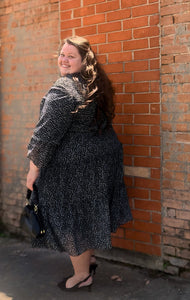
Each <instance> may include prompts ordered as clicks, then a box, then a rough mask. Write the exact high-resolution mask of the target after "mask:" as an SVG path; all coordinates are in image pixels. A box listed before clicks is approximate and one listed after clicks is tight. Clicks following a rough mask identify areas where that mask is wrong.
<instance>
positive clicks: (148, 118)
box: [135, 115, 160, 146]
mask: <svg viewBox="0 0 190 300" xmlns="http://www.w3.org/2000/svg"><path fill="white" fill-rule="evenodd" d="M135 124H151V125H155V124H160V116H157V115H153V116H152V115H139V116H137V115H135ZM154 146H155V145H154ZM156 146H159V144H158V145H156Z"/></svg>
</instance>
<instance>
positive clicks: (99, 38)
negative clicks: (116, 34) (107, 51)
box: [87, 34, 106, 53]
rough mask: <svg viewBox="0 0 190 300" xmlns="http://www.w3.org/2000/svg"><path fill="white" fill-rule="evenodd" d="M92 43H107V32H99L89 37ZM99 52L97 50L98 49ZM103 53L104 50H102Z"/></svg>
mask: <svg viewBox="0 0 190 300" xmlns="http://www.w3.org/2000/svg"><path fill="white" fill-rule="evenodd" d="M87 38H88V40H89V42H90V44H91V45H95V44H99V43H105V42H106V35H105V34H97V35H92V36H88V37H87ZM96 52H97V51H96ZM102 53H103V52H102Z"/></svg>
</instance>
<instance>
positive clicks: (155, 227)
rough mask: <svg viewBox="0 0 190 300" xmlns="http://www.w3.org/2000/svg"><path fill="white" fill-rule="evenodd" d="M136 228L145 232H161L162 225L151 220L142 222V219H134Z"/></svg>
mask: <svg viewBox="0 0 190 300" xmlns="http://www.w3.org/2000/svg"><path fill="white" fill-rule="evenodd" d="M134 229H136V230H140V231H143V232H150V233H159V234H160V233H161V225H160V224H154V223H149V222H142V221H137V220H135V221H134Z"/></svg>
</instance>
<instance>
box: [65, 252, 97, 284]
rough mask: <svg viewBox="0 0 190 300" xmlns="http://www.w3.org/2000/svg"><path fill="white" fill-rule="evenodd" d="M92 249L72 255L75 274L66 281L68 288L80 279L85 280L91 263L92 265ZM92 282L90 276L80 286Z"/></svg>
mask: <svg viewBox="0 0 190 300" xmlns="http://www.w3.org/2000/svg"><path fill="white" fill-rule="evenodd" d="M90 257H91V250H87V251H85V252H83V253H82V254H81V255H79V256H70V259H71V262H72V265H73V269H74V276H72V277H70V278H69V279H68V280H67V282H66V288H71V287H73V286H74V285H76V284H77V283H79V282H80V281H82V280H84V279H85V278H87V277H88V275H89V265H90ZM91 283H92V277H90V278H89V279H88V280H87V281H85V283H82V284H81V285H80V286H81V287H82V286H84V285H89V284H91Z"/></svg>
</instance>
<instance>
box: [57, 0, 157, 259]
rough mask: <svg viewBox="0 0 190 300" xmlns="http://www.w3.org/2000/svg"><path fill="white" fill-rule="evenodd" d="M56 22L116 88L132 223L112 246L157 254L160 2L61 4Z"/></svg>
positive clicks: (117, 127) (69, 1)
mask: <svg viewBox="0 0 190 300" xmlns="http://www.w3.org/2000/svg"><path fill="white" fill-rule="evenodd" d="M60 21H61V37H62V39H63V38H65V37H66V36H68V35H72V34H76V35H80V36H85V37H87V38H88V39H89V41H90V42H91V44H92V46H93V49H94V50H95V52H96V53H97V55H98V58H99V60H100V62H101V63H102V64H103V66H104V68H105V70H106V72H107V73H108V75H109V77H110V79H111V80H112V82H113V84H114V87H115V90H116V117H115V120H114V128H115V130H116V132H117V134H118V137H119V139H120V141H121V142H122V143H123V147H124V165H125V175H126V176H125V180H126V185H127V187H128V193H129V197H130V205H131V208H132V211H133V217H134V221H133V222H131V223H130V224H128V225H124V226H122V227H121V228H119V230H118V231H117V233H116V234H114V235H113V239H112V241H113V246H115V247H119V248H123V249H129V250H134V251H138V252H143V253H146V254H149V255H156V256H160V255H161V247H160V243H161V202H160V200H161V198H160V46H159V34H160V33H159V1H156V0H151V1H148V0H138V1H137V0H112V1H103V0H82V1H81V0H75V1H74V0H67V1H65V0H64V1H63V0H60Z"/></svg>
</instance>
